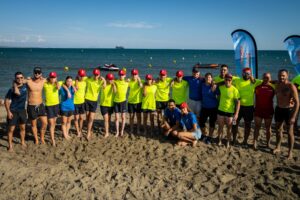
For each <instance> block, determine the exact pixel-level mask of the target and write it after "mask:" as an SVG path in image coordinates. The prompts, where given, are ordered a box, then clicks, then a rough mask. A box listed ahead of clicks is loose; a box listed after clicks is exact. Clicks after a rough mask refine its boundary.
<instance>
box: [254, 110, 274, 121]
mask: <svg viewBox="0 0 300 200" xmlns="http://www.w3.org/2000/svg"><path fill="white" fill-rule="evenodd" d="M273 115H274V108H268V109H266V108H255V111H254V116H255V117H259V118H263V119H272V118H273Z"/></svg>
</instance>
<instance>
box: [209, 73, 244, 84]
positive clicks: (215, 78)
mask: <svg viewBox="0 0 300 200" xmlns="http://www.w3.org/2000/svg"><path fill="white" fill-rule="evenodd" d="M236 79H239V77H237V76H232V80H233V81H234V80H236ZM213 80H214V82H215V83H220V82H222V81H224V78H221V77H220V75H219V76H215V77H214V78H213Z"/></svg>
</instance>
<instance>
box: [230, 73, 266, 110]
mask: <svg viewBox="0 0 300 200" xmlns="http://www.w3.org/2000/svg"><path fill="white" fill-rule="evenodd" d="M259 84H261V81H260V80H255V83H251V81H250V80H244V79H243V78H239V79H236V80H234V82H233V85H234V86H235V87H236V89H238V91H239V93H240V97H241V106H253V105H254V91H255V87H256V86H257V85H259Z"/></svg>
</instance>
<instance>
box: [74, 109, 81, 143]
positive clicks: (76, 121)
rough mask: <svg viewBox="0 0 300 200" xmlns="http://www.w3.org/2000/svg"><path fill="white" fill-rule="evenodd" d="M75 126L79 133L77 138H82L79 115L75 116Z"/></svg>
mask: <svg viewBox="0 0 300 200" xmlns="http://www.w3.org/2000/svg"><path fill="white" fill-rule="evenodd" d="M74 125H75V129H76V132H77V137H81V132H80V128H79V114H74Z"/></svg>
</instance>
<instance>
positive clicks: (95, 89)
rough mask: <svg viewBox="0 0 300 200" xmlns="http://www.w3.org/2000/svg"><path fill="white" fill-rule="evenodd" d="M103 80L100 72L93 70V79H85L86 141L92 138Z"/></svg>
mask: <svg viewBox="0 0 300 200" xmlns="http://www.w3.org/2000/svg"><path fill="white" fill-rule="evenodd" d="M105 84H106V83H105V79H104V78H103V77H102V76H100V70H99V69H97V68H96V69H94V70H93V77H89V78H87V79H86V92H85V110H86V120H87V140H90V139H91V137H92V127H93V123H94V118H95V113H96V110H97V103H98V98H99V93H100V90H101V87H105Z"/></svg>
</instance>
